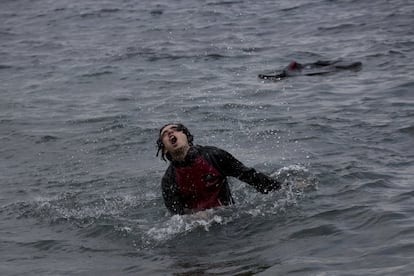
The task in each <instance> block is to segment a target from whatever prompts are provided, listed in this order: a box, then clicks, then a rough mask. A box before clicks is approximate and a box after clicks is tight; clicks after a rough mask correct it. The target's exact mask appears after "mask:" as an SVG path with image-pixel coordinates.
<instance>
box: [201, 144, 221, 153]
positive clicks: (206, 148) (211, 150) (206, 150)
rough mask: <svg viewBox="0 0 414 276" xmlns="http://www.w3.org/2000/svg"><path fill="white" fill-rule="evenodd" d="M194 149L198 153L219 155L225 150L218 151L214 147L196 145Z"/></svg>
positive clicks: (218, 149)
mask: <svg viewBox="0 0 414 276" xmlns="http://www.w3.org/2000/svg"><path fill="white" fill-rule="evenodd" d="M195 147H196V149H197V150H198V151H199V152H200V153H207V154H219V153H223V152H225V150H223V149H220V148H218V147H215V146H202V145H196V146H195Z"/></svg>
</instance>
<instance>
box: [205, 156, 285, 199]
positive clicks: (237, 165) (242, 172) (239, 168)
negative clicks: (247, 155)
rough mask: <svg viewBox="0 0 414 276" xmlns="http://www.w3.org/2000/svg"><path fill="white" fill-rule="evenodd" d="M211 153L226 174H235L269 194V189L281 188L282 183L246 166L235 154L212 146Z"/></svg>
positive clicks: (234, 175)
mask: <svg viewBox="0 0 414 276" xmlns="http://www.w3.org/2000/svg"><path fill="white" fill-rule="evenodd" d="M211 155H212V159H214V162H216V164H217V166H218V168H219V169H220V170H221V171H222V172H223V173H224V174H225V175H226V176H233V177H236V178H238V179H239V180H241V181H243V182H246V183H248V184H250V185H252V186H253V187H255V188H256V190H258V191H259V192H261V193H263V194H267V193H268V192H269V191H272V190H277V189H280V187H281V183H280V182H279V181H277V180H276V179H273V178H271V177H269V176H267V175H265V174H264V173H261V172H258V171H256V170H255V169H253V168H249V167H246V166H245V165H244V164H243V163H242V162H240V161H239V160H237V159H236V158H235V157H233V155H231V154H230V153H228V152H227V151H225V150H222V149H219V148H211Z"/></svg>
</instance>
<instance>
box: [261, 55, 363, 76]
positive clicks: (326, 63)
mask: <svg viewBox="0 0 414 276" xmlns="http://www.w3.org/2000/svg"><path fill="white" fill-rule="evenodd" d="M361 67H362V63H361V62H359V61H356V62H346V61H343V60H341V59H339V60H318V61H316V62H312V63H305V64H301V63H299V62H296V61H293V62H291V63H290V64H289V66H287V67H286V68H284V69H282V70H281V71H279V72H273V73H269V74H259V75H258V77H259V79H262V80H272V81H279V80H282V79H284V78H287V77H295V76H317V75H326V74H331V73H334V72H337V71H342V70H353V71H358V70H360V69H361Z"/></svg>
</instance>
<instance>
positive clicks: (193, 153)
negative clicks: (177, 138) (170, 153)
mask: <svg viewBox="0 0 414 276" xmlns="http://www.w3.org/2000/svg"><path fill="white" fill-rule="evenodd" d="M198 155H199V152H198V149H197V148H196V147H195V146H191V147H190V148H189V150H188V152H187V155H186V156H185V158H184V160H183V161H176V160H173V161H172V162H171V163H172V164H173V165H174V166H176V167H185V166H190V165H191V164H193V163H194V161H195V160H196V158H197V156H198Z"/></svg>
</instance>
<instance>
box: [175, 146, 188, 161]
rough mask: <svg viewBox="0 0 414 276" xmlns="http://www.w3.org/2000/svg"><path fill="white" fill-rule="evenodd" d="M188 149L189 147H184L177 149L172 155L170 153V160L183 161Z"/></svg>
mask: <svg viewBox="0 0 414 276" xmlns="http://www.w3.org/2000/svg"><path fill="white" fill-rule="evenodd" d="M189 149H190V146H189V145H185V146H183V147H182V148H179V149H177V150H176V151H175V152H174V153H171V157H172V159H173V160H175V161H184V160H185V157H186V156H187V153H188V150H189Z"/></svg>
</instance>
